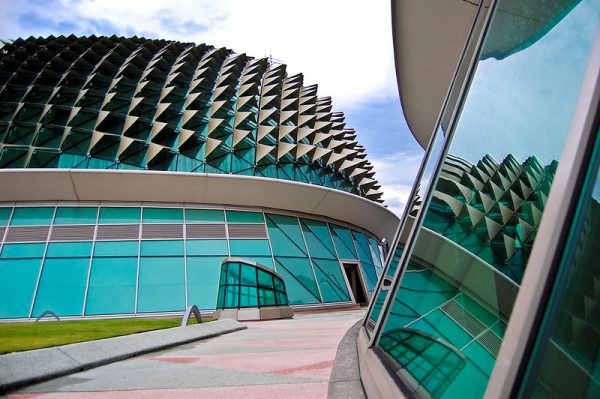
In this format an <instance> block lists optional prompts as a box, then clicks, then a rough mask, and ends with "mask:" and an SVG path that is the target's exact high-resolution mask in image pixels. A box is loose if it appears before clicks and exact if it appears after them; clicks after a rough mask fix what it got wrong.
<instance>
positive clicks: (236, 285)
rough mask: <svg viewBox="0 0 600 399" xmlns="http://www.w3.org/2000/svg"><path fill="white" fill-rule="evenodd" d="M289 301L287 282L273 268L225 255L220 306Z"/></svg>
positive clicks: (218, 300) (264, 304)
mask: <svg viewBox="0 0 600 399" xmlns="http://www.w3.org/2000/svg"><path fill="white" fill-rule="evenodd" d="M287 304H288V302H287V294H286V287H285V283H284V282H283V280H282V279H281V277H280V276H278V275H277V274H275V273H274V272H273V271H271V270H269V269H267V268H264V267H263V266H262V265H259V264H255V263H253V262H250V261H248V262H246V261H241V262H240V261H238V260H237V259H236V260H235V261H234V260H233V259H231V260H230V259H226V260H224V261H223V262H222V265H221V279H220V283H219V290H218V298H217V307H218V308H220V309H226V308H234V309H237V308H248V307H262V306H287Z"/></svg>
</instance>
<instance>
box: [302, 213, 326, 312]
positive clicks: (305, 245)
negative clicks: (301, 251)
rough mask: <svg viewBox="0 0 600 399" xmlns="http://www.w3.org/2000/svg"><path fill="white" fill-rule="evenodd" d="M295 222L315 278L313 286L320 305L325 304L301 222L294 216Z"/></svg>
mask: <svg viewBox="0 0 600 399" xmlns="http://www.w3.org/2000/svg"><path fill="white" fill-rule="evenodd" d="M296 220H297V221H298V227H300V235H302V241H303V242H304V248H306V254H307V255H308V263H309V264H310V270H312V273H313V276H314V278H315V285H316V286H317V290H318V291H319V296H320V297H321V303H325V300H324V299H323V293H322V292H321V287H320V286H319V282H318V280H317V273H315V266H314V264H313V260H312V256H311V255H310V250H309V249H308V245H307V244H306V237H304V230H303V229H302V221H300V218H299V217H297V216H296Z"/></svg>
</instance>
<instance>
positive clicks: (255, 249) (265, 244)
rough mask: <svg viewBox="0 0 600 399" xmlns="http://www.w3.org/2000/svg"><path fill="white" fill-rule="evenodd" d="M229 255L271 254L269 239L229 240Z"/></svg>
mask: <svg viewBox="0 0 600 399" xmlns="http://www.w3.org/2000/svg"><path fill="white" fill-rule="evenodd" d="M229 247H230V250H231V256H241V257H244V258H246V257H250V256H271V249H270V248H269V240H229Z"/></svg>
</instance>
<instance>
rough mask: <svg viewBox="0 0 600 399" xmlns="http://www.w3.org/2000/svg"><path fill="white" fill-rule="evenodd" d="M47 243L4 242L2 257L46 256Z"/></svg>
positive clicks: (0, 256)
mask: <svg viewBox="0 0 600 399" xmlns="http://www.w3.org/2000/svg"><path fill="white" fill-rule="evenodd" d="M45 250H46V244H45V243H40V244H4V245H3V246H2V254H1V255H0V258H2V259H16V258H41V257H42V256H44V251H45Z"/></svg>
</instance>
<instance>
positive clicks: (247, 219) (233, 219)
mask: <svg viewBox="0 0 600 399" xmlns="http://www.w3.org/2000/svg"><path fill="white" fill-rule="evenodd" d="M264 222H265V220H264V219H263V214H262V213H260V212H243V211H227V223H264Z"/></svg>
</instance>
